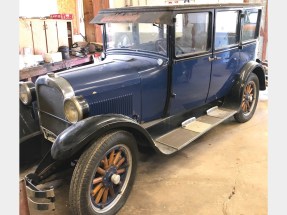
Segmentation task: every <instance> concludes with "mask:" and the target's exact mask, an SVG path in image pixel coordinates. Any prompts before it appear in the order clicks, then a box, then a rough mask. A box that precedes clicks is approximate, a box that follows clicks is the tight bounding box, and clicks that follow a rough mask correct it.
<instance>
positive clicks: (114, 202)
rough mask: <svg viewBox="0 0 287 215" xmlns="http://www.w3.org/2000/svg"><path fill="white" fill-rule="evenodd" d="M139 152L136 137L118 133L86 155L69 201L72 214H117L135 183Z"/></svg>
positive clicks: (79, 165)
mask: <svg viewBox="0 0 287 215" xmlns="http://www.w3.org/2000/svg"><path fill="white" fill-rule="evenodd" d="M137 159H138V151H137V145H136V141H135V139H134V137H133V136H132V135H131V134H130V133H128V132H125V131H116V132H113V133H110V134H108V135H106V136H104V137H102V138H100V139H99V140H97V141H96V142H95V143H94V144H93V145H92V146H91V147H90V148H89V149H88V150H87V151H86V152H85V153H83V154H82V155H81V157H80V159H79V161H78V163H77V165H76V168H75V170H74V173H73V176H72V181H71V185H70V193H69V201H70V207H71V210H72V213H73V214H75V215H76V214H77V215H80V214H81V215H98V214H102V215H108V214H115V213H116V212H117V211H118V210H119V209H120V208H121V207H122V206H123V205H124V203H125V202H126V200H127V198H128V196H129V193H130V191H131V189H132V185H133V183H134V180H135V175H136V168H137Z"/></svg>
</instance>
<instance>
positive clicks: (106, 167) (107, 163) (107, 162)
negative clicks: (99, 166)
mask: <svg viewBox="0 0 287 215" xmlns="http://www.w3.org/2000/svg"><path fill="white" fill-rule="evenodd" d="M108 168H109V161H108V158H107V156H105V158H104V169H105V170H107V169H108Z"/></svg>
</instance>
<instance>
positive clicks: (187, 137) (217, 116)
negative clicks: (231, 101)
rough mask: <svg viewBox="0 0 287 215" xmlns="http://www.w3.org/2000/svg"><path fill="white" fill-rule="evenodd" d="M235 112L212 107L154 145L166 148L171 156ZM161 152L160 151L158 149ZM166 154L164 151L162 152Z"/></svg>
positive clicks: (157, 140)
mask: <svg viewBox="0 0 287 215" xmlns="http://www.w3.org/2000/svg"><path fill="white" fill-rule="evenodd" d="M235 113H236V110H231V109H227V108H218V107H217V106H216V107H213V108H211V109H209V110H207V111H206V115H203V116H201V117H199V118H197V119H196V118H195V117H193V118H191V119H188V120H186V121H184V122H183V123H182V126H181V127H178V128H176V129H174V130H172V131H171V132H169V133H167V134H164V135H162V136H160V137H158V138H157V139H156V144H157V146H158V147H159V149H160V148H161V147H160V146H163V145H165V146H168V147H171V148H172V149H173V150H169V152H170V153H165V154H172V153H173V152H175V151H177V150H180V149H182V148H183V147H185V146H187V145H188V144H189V143H191V142H192V141H194V140H196V139H197V138H199V137H200V136H201V135H203V134H204V133H206V132H207V131H209V130H210V129H212V128H214V127H215V126H217V125H218V124H220V123H221V122H223V121H224V120H226V119H228V118H229V117H231V116H233V115H234V114H235ZM160 150H161V149H160ZM164 151H165V152H166V150H164Z"/></svg>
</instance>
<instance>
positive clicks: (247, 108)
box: [234, 73, 259, 123]
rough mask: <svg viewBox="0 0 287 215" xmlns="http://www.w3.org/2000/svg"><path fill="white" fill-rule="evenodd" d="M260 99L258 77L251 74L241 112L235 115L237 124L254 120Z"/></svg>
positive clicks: (245, 89)
mask: <svg viewBox="0 0 287 215" xmlns="http://www.w3.org/2000/svg"><path fill="white" fill-rule="evenodd" d="M258 97H259V80H258V77H257V76H256V75H255V74H254V73H251V74H250V75H249V77H248V79H247V81H246V83H245V85H244V88H243V93H242V100H241V104H240V110H239V112H238V113H236V114H235V115H234V118H235V120H236V121H237V122H240V123H243V122H247V121H248V120H250V119H251V118H252V116H253V115H254V112H255V110H256V107H257V103H258Z"/></svg>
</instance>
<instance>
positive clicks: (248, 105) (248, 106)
mask: <svg viewBox="0 0 287 215" xmlns="http://www.w3.org/2000/svg"><path fill="white" fill-rule="evenodd" d="M247 110H248V111H249V110H250V103H249V102H247Z"/></svg>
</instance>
